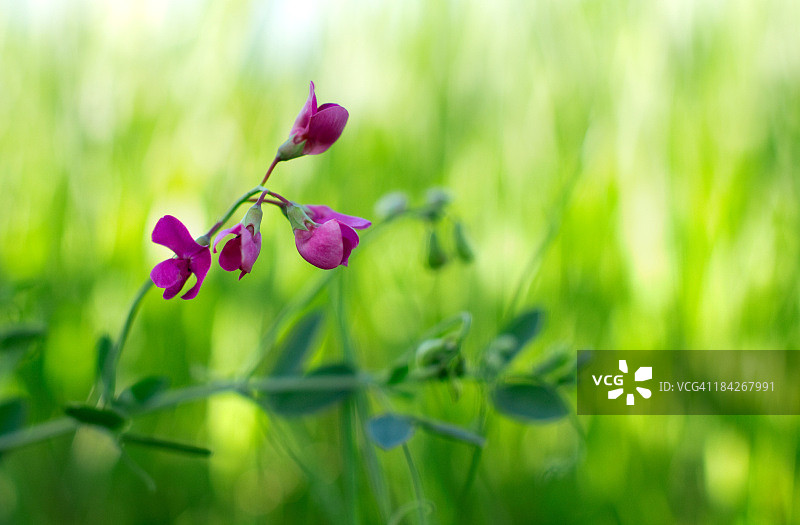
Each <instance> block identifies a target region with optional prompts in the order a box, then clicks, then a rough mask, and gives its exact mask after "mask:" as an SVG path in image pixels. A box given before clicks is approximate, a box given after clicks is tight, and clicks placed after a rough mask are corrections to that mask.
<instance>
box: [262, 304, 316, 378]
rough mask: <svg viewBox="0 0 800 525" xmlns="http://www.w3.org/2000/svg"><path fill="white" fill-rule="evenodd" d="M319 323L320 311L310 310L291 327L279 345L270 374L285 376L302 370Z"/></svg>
mask: <svg viewBox="0 0 800 525" xmlns="http://www.w3.org/2000/svg"><path fill="white" fill-rule="evenodd" d="M321 324H322V313H321V312H311V313H309V314H306V315H305V316H304V317H302V318H301V319H300V320H299V321H298V322H297V323H296V324H295V325H294V326H293V327H292V330H291V331H290V332H289V335H287V336H286V338H285V339H284V341H283V344H282V345H281V347H280V350H279V354H278V360H277V361H276V362H275V365H274V366H273V367H272V373H271V375H273V376H286V375H295V374H298V373H300V372H302V369H303V364H304V363H305V361H306V359H308V355H309V352H311V350H312V349H313V347H312V345H311V343H312V342H313V341H314V336H315V335H316V334H317V331H318V330H319V328H320V325H321Z"/></svg>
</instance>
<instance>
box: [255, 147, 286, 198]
mask: <svg viewBox="0 0 800 525" xmlns="http://www.w3.org/2000/svg"><path fill="white" fill-rule="evenodd" d="M280 161H281V159H280V158H279V157H277V156H276V157H275V158H274V159H273V160H272V164H270V165H269V168H267V172H266V173H265V174H264V178H263V179H262V180H261V185H262V186H263V185H264V184H266V183H267V180H268V179H269V176H270V175H272V170H274V169H275V166H277V165H278V163H279V162H280ZM267 193H269V192H268V191H267V190H264V191H263V192H262V193H261V196H260V197H259V198H258V200H257V201H256V204H261V203H262V202H264V197H266V196H267Z"/></svg>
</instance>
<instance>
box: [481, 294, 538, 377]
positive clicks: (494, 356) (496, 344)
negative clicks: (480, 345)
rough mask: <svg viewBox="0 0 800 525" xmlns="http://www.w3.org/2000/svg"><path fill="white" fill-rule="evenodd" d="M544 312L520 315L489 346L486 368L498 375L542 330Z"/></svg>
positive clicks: (529, 312) (530, 311) (535, 311)
mask: <svg viewBox="0 0 800 525" xmlns="http://www.w3.org/2000/svg"><path fill="white" fill-rule="evenodd" d="M543 320H544V312H543V311H542V310H540V309H533V310H528V311H526V312H523V313H522V314H520V315H518V316H517V317H516V318H515V319H514V320H513V321H511V323H509V324H508V326H506V327H505V328H504V329H503V330H501V331H500V333H499V334H498V335H497V337H496V338H495V339H494V340H493V341H492V342H491V343H490V344H489V347H488V348H487V349H486V353H485V354H484V361H485V363H486V368H487V369H488V370H489V372H490V374H491V375H496V374H498V373H499V372H500V371H502V370H503V369H504V368H505V367H506V366H508V365H509V363H511V361H513V360H514V358H515V357H516V356H517V354H519V353H520V351H521V350H522V349H523V348H524V347H525V345H527V344H528V343H529V342H530V341H531V340H533V338H535V337H536V336H537V335H539V332H541V330H542V325H543Z"/></svg>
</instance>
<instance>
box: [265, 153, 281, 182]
mask: <svg viewBox="0 0 800 525" xmlns="http://www.w3.org/2000/svg"><path fill="white" fill-rule="evenodd" d="M280 161H281V159H280V158H279V157H278V156H275V158H274V159H272V164H270V165H269V168H267V172H266V173H265V174H264V178H263V179H261V185H262V186H263V185H264V184H266V183H267V179H269V176H270V175H272V170H274V169H275V166H277V165H278V163H279V162H280Z"/></svg>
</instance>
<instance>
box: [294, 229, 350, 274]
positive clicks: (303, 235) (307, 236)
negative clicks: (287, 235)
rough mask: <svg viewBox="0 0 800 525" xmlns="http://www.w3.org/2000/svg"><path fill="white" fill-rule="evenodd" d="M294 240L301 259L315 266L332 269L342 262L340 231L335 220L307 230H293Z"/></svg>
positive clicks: (342, 248)
mask: <svg viewBox="0 0 800 525" xmlns="http://www.w3.org/2000/svg"><path fill="white" fill-rule="evenodd" d="M294 242H295V246H297V251H298V252H299V253H300V255H301V256H302V257H303V259H305V260H306V261H308V262H309V263H311V264H313V265H314V266H316V267H317V268H322V269H323V270H332V269H333V268H336V267H337V266H339V264H340V263H341V262H342V254H343V251H344V247H343V246H342V232H341V229H340V228H339V223H338V222H336V221H328V222H326V223H325V224H323V225H321V226H318V227H316V228H312V229H310V230H308V231H303V230H295V231H294Z"/></svg>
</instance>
